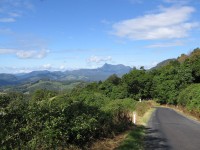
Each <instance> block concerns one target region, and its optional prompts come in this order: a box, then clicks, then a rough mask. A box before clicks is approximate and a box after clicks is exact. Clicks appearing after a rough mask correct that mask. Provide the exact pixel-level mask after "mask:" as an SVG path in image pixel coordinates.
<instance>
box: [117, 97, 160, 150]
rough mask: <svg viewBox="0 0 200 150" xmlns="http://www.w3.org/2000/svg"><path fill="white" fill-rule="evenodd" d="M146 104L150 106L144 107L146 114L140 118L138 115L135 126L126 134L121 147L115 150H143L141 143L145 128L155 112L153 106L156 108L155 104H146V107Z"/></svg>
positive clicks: (151, 102)
mask: <svg viewBox="0 0 200 150" xmlns="http://www.w3.org/2000/svg"><path fill="white" fill-rule="evenodd" d="M148 104H150V105H149V106H150V107H147V106H146V112H145V113H144V114H143V115H142V116H140V115H138V117H137V118H138V121H137V125H136V126H135V127H134V128H133V129H132V130H131V131H130V132H129V133H128V135H127V136H126V138H125V140H124V141H123V142H122V143H121V145H120V146H119V147H118V148H116V150H143V149H144V143H143V141H144V136H145V131H146V126H147V123H148V121H149V119H150V117H151V115H152V113H153V112H154V111H155V108H153V106H157V104H156V103H155V102H153V101H150V102H148V103H147V105H148ZM142 105H145V104H142ZM142 112H143V111H142Z"/></svg>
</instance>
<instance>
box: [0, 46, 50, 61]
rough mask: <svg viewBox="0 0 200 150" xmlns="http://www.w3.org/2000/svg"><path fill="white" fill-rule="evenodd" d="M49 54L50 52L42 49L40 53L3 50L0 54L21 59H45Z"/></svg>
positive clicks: (0, 50)
mask: <svg viewBox="0 0 200 150" xmlns="http://www.w3.org/2000/svg"><path fill="white" fill-rule="evenodd" d="M48 53H49V50H46V49H42V50H40V51H36V50H18V49H1V48H0V54H2V55H3V54H14V55H16V56H17V57H18V58H21V59H29V58H37V59H41V58H44V57H45V56H46V55H47V54H48Z"/></svg>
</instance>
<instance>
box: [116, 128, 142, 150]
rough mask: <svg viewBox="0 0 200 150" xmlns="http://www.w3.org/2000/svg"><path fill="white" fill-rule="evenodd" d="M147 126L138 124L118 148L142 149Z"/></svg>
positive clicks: (123, 149) (118, 149)
mask: <svg viewBox="0 0 200 150" xmlns="http://www.w3.org/2000/svg"><path fill="white" fill-rule="evenodd" d="M144 135H145V127H144V126H143V125H138V126H136V127H134V129H133V130H132V131H130V133H129V134H128V136H127V137H126V139H125V140H124V141H123V143H122V144H121V145H120V146H119V147H118V148H117V149H116V150H142V149H144V148H143V138H144Z"/></svg>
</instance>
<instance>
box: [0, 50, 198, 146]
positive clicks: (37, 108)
mask: <svg viewBox="0 0 200 150" xmlns="http://www.w3.org/2000/svg"><path fill="white" fill-rule="evenodd" d="M199 83H200V49H199V48H197V49H194V51H193V52H191V53H190V54H188V55H185V54H182V55H181V56H180V57H178V58H177V59H175V60H172V61H170V62H169V63H167V64H166V65H164V66H161V67H159V68H156V69H153V70H145V69H144V68H143V67H141V68H140V69H136V68H135V69H133V70H131V71H130V72H129V73H127V74H125V75H123V76H122V77H121V78H120V77H118V76H117V75H115V74H114V75H111V76H110V77H109V78H107V79H106V80H105V81H103V82H101V81H100V82H93V83H88V84H87V85H85V84H84V85H83V84H79V85H77V86H76V88H74V89H73V90H72V91H67V92H63V93H59V92H55V91H50V90H44V89H43V90H36V91H35V92H33V93H32V94H29V95H27V94H25V95H24V94H20V93H2V94H1V95H0V123H1V125H0V128H1V129H0V130H1V132H0V139H1V141H0V142H1V147H2V149H18V148H22V149H49V148H72V147H79V148H84V147H87V146H88V145H89V144H90V143H91V142H92V141H94V140H95V139H99V138H102V137H109V136H113V135H114V134H117V133H120V132H122V131H125V130H126V129H128V128H129V126H130V125H131V120H130V112H132V111H134V110H136V109H137V108H138V107H140V108H141V105H143V106H142V108H143V109H144V110H145V107H150V105H146V104H147V103H145V104H144V103H139V102H138V100H139V99H142V100H149V99H154V100H156V101H157V102H159V103H161V104H173V105H181V106H184V107H186V108H187V109H188V110H190V111H193V112H195V113H200V99H199V98H200V93H199V91H200V84H199Z"/></svg>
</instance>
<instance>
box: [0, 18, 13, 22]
mask: <svg viewBox="0 0 200 150" xmlns="http://www.w3.org/2000/svg"><path fill="white" fill-rule="evenodd" d="M0 22H3V23H6V22H15V19H14V18H11V17H9V18H0Z"/></svg>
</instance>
